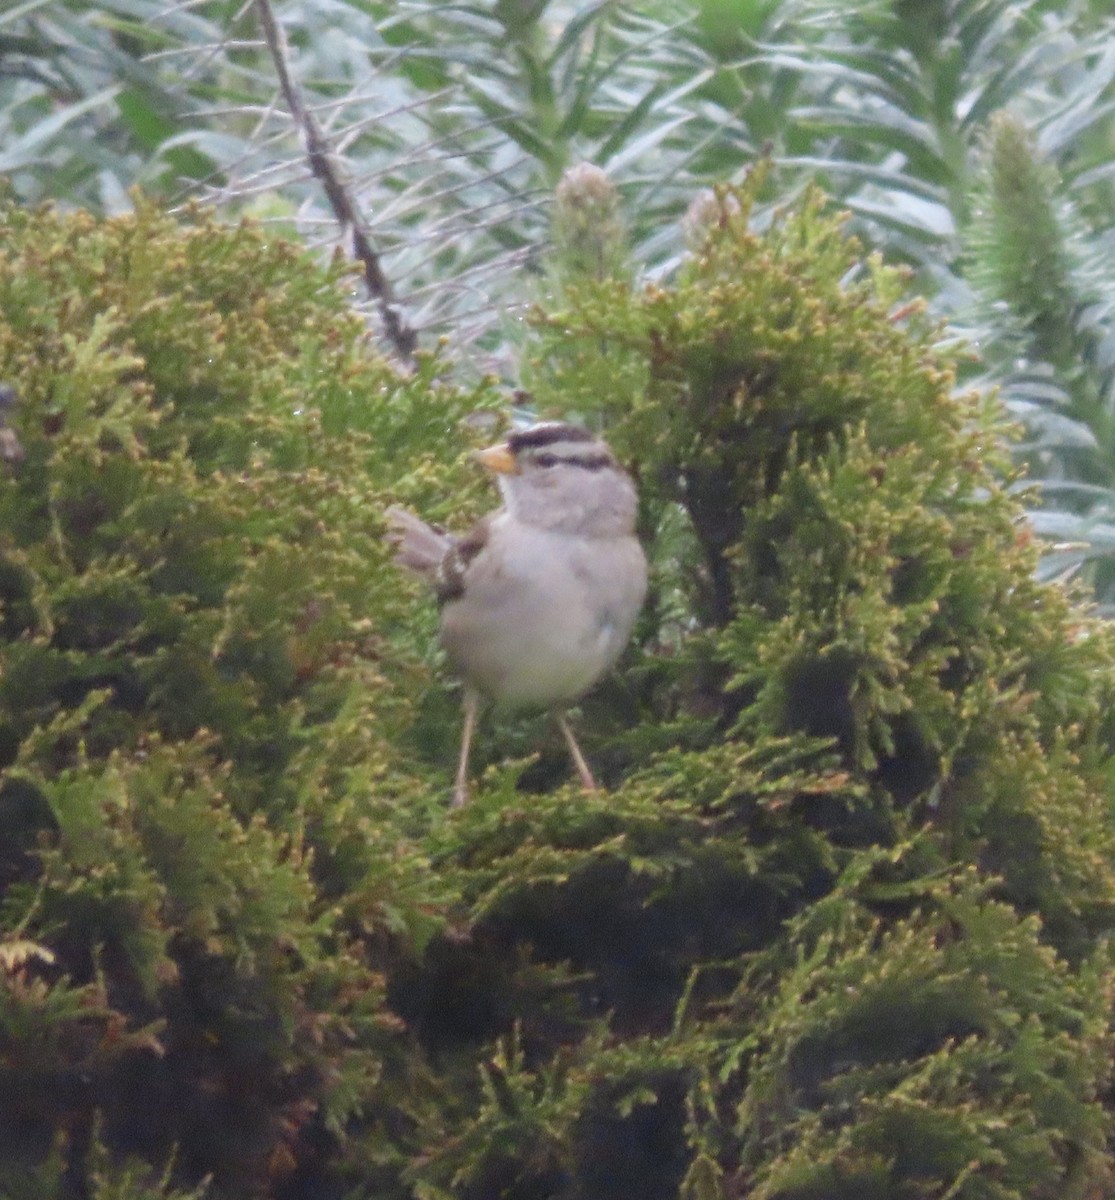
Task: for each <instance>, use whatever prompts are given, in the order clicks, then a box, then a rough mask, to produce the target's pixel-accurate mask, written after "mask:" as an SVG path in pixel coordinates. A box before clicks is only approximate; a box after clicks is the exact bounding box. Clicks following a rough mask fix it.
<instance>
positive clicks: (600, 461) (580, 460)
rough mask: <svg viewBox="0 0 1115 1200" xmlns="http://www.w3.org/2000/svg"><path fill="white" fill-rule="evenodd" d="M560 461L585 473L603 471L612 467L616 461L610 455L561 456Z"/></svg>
mask: <svg viewBox="0 0 1115 1200" xmlns="http://www.w3.org/2000/svg"><path fill="white" fill-rule="evenodd" d="M561 461H562V462H563V463H569V464H571V465H572V466H574V467H580V468H581V469H582V470H585V471H603V470H605V469H606V468H607V467H614V466H615V465H616V460H615V459H614V458H613V457H612V456H611V455H610V454H570V455H568V456H566V455H562V459H561Z"/></svg>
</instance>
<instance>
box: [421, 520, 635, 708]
mask: <svg viewBox="0 0 1115 1200" xmlns="http://www.w3.org/2000/svg"><path fill="white" fill-rule="evenodd" d="M537 549H538V553H537V554H535V555H534V556H533V557H532V556H531V555H530V554H524V553H518V554H516V555H515V556H514V559H513V561H514V562H515V563H516V564H517V568H518V569H517V570H516V571H515V572H514V574H509V573H503V574H502V575H500V576H499V577H498V578H491V579H489V580H480V581H479V582H478V581H477V580H474V579H467V580H466V588H467V589H469V597H470V599H471V601H472V602H471V603H467V604H466V603H462V602H459V601H451V602H449V603H448V604H446V605H445V607H444V609H443V610H442V644H443V645H444V646H445V649H446V651H447V652H448V654H449V657H450V659H451V660H452V662H453V664H454V667H455V668H456V670H457V671H458V672H459V674H460V675H461V676H462V677H463V678H464V680H465V681H466V683H468V684H469V685H471V686H472V687H474V688H475V689H476V690H477V691H479V692H481V693H482V694H483V695H484V696H486V697H487V698H489V699H490V700H494V701H496V702H497V703H499V704H500V705H501V706H505V707H509V708H529V707H539V708H546V707H551V706H553V705H556V704H561V703H564V702H569V701H572V700H575V699H577V698H578V697H579V696H581V695H583V694H584V693H585V692H586V691H588V689H589V688H590V687H592V685H593V684H594V683H595V682H596V681H597V680H598V679H599V678H600V677H601V676H602V675H603V674H604V673H605V672H606V671H607V670H608V668H609V667H611V666H612V664H613V663H614V662H615V660H616V659H617V658H618V657H619V655H620V653H621V652H622V651H623V648H624V646H625V645H626V644H627V641H628V639H629V638H630V636H631V628H632V625H633V624H634V621H635V617H636V615H637V613H638V611H639V608H640V606H641V605H642V601H643V595H644V592H645V588H646V576H645V566H644V561H643V555H642V550H641V549H640V548H639V545H638V543H637V542H636V541H635V540H634V539H633V538H623V539H612V540H609V541H607V542H601V543H598V544H596V545H593V546H590V547H587V548H584V549H580V548H571V547H570V546H569V545H567V544H565V543H564V541H563V540H562V539H561V538H560V536H557V535H555V539H554V542H553V544H550V545H547V544H546V543H544V542H543V543H541V544H540V545H539V546H538V547H537Z"/></svg>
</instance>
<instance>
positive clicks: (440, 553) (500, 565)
mask: <svg viewBox="0 0 1115 1200" xmlns="http://www.w3.org/2000/svg"><path fill="white" fill-rule="evenodd" d="M476 457H477V458H478V459H479V461H480V462H481V463H482V464H483V465H484V466H485V467H487V468H488V470H489V471H492V472H493V473H494V474H495V475H496V477H497V479H498V481H499V486H500V491H501V492H502V493H503V503H504V507H503V508H501V509H499V510H498V511H496V512H494V513H491V514H489V515H488V516H487V517H484V518H483V519H482V520H481V521H480V522H479V523H478V524H477V526H476V527H475V528H474V529H473V530H472V532H471V533H468V534H465V535H464V536H463V537H454V536H453V535H452V534H448V533H444V532H442V531H441V530H438V529H434V528H432V527H431V526H429V525H427V524H426V523H425V522H424V521H421V520H419V518H418V517H416V516H415V515H414V514H413V513H410V512H407V511H406V510H405V509H401V508H392V509H390V510H389V511H388V513H387V519H388V523H389V527H390V531H391V537H392V539H393V541H394V542H395V544H396V546H397V559H398V561H399V562H400V563H401V564H402V565H403V566H405V567H408V568H410V569H411V570H412V571H415V572H417V574H419V575H420V576H421V577H422V578H423V579H425V580H426V581H427V582H428V583H429V584H430V585H431V586H432V587H433V589H434V592H435V594H436V596H437V600H438V605H439V607H440V609H441V642H442V645H443V646H444V647H445V649H446V652H447V653H448V655H449V658H450V660H451V661H452V663H453V666H454V668H455V669H456V671H457V673H458V674H459V675H460V676H461V678H462V680H463V681H464V685H465V694H464V729H463V732H462V734H461V752H460V758H459V761H458V764H457V779H456V784H455V787H454V791H453V803H454V804H455V805H459V804H463V803H464V802H465V800H466V799H467V797H468V760H469V749H470V746H471V742H472V735H473V731H474V729H475V727H476V718H477V714H478V712H479V709H480V705H481V703H482V702H483V701H484V700H489V701H493V702H494V703H495V704H497V705H500V706H504V707H507V708H546V709H551V710H552V711H553V713H554V715H555V718H556V720H557V724H558V727H559V728H560V729H561V732H562V734H563V735H564V737H565V740H566V743H567V744H568V746H569V752H570V755H571V756H572V759H573V763H574V765H575V766H576V768H577V773H578V775H579V776H580V778H581V782H582V783H583V784H584V786H585V787H586V788H589V789H591V788H594V787H595V786H596V784H595V781H594V780H593V777H592V772H591V771H590V770H589V768H588V764H587V763H586V762H585V759H584V756H583V755H582V754H581V750H580V747H579V746H578V745H577V742H576V739H575V738H574V737H573V732H572V730H571V729H570V728H569V722H568V721H567V719H566V717H565V715H564V713H563V711H562V710H563V708H564V707H565V706H566V705H568V704H570V703H572V702H573V701H575V700H577V699H578V698H579V697H581V696H583V695H584V694H585V692H587V691H588V690H589V688H591V687H592V685H593V684H594V683H596V681H597V680H598V679H599V678H600V677H601V676H602V675H603V674H604V673H605V671H607V670H608V668H609V667H611V666H612V664H613V663H614V662H615V661H616V659H617V658H618V657H619V655H620V652H621V651H622V650H623V648H624V646H626V645H627V641H628V639H629V638H630V636H631V629H632V626H633V625H634V623H635V617H636V616H637V615H638V612H639V609H640V607H641V606H642V603H643V597H644V596H645V594H646V585H647V570H646V559H645V557H644V556H643V550H642V547H641V546H640V545H639V542H638V540H637V539H636V537H635V532H634V530H635V509H636V496H635V487H634V485H633V484H632V482H631V478H630V476H629V475H628V474H627V473H626V471H624V470H623V468H622V467H621V466H620V465H619V464H618V463H617V462H616V459H615V456H614V455H613V454H612V452H611V450H610V449H609V448H608V447H607V445H605V443H604V442H602V441H601V440H600V439H599V438H596V437H594V436H593V435H592V434H591V433H589V432H588V430H586V429H583V428H581V426H579V425H571V424H566V423H565V422H559V421H548V422H543V423H540V424H537V425H532V426H530V427H529V428H525V429H518V430H516V431H514V432H513V433H511V434H510V435H509V436H508V438H507V440H506V441H505V442H501V443H500V444H499V445H496V446H491V447H489V448H488V449H487V450H482V451H480V452H479V453H478V454H477V455H476Z"/></svg>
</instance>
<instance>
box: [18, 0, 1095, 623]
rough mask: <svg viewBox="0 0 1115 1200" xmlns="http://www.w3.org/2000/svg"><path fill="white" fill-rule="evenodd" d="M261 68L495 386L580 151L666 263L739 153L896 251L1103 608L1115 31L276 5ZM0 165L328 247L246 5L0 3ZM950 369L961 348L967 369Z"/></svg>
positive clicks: (719, 3) (323, 217)
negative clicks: (1020, 425)
mask: <svg viewBox="0 0 1115 1200" xmlns="http://www.w3.org/2000/svg"><path fill="white" fill-rule="evenodd" d="M275 14H276V16H277V18H278V20H279V22H280V24H281V26H282V27H283V29H284V30H285V34H286V38H287V39H288V42H289V57H290V68H291V72H292V74H293V76H294V78H295V80H296V81H297V83H298V85H299V87H300V88H301V89H303V91H304V94H305V99H306V103H307V106H308V107H309V109H310V110H311V111H312V113H313V114H314V115H315V117H316V119H317V121H318V123H319V124H320V126H321V127H322V129H323V131H324V133H325V135H326V137H327V139H328V143H329V145H330V148H331V152H332V154H333V156H334V159H335V161H336V162H337V163H338V164H339V166H340V168H341V170H342V173H343V175H344V177H345V178H346V179H347V181H348V183H349V185H350V188H351V191H352V195H353V197H354V198H355V200H356V203H357V205H358V207H359V210H360V211H361V213H362V216H363V219H364V220H365V222H366V223H367V226H368V230H369V232H370V234H371V236H372V238H373V241H374V244H375V246H376V249H377V252H378V253H379V254H380V255H381V256H382V259H383V264H384V267H385V270H386V274H387V277H388V279H389V280H390V281H391V282H392V284H393V286H394V289H395V292H396V293H397V295H398V296H399V297H400V299H401V301H402V303H403V311H404V313H405V317H406V319H407V320H408V321H409V323H410V324H411V325H413V326H414V327H415V328H416V329H417V331H418V333H419V340H420V344H424V345H426V346H431V345H432V344H434V342H435V341H436V340H437V339H438V338H439V337H448V338H450V339H451V340H452V341H453V342H454V343H455V344H456V345H457V346H458V348H459V349H460V350H461V351H462V354H461V355H460V356H459V357H460V361H461V363H462V364H463V365H466V366H467V367H471V368H473V369H477V370H479V371H481V372H486V371H492V372H494V373H495V374H497V375H499V376H502V377H507V378H512V379H513V378H514V377H515V373H516V370H517V368H516V367H515V365H514V363H515V358H516V355H515V348H516V346H517V345H519V344H520V343H521V331H520V327H521V320H520V317H521V315H522V313H523V312H524V309H525V306H527V305H528V304H529V302H530V301H531V300H532V299H535V298H537V296H538V288H539V282H538V277H539V276H540V274H541V272H542V270H543V268H542V253H543V250H544V247H545V244H546V234H547V227H548V219H549V209H550V204H551V200H552V197H553V193H554V189H555V187H556V185H557V182H558V180H559V178H560V177H561V174H562V172H563V171H564V170H566V169H567V168H568V167H570V166H572V165H575V164H577V163H579V162H582V161H588V162H592V163H595V164H596V165H597V166H599V167H601V168H603V169H604V170H606V171H607V172H608V175H609V176H610V178H611V179H612V180H613V181H614V182H615V183H616V184H617V185H618V187H619V188H620V190H621V193H622V196H623V200H624V209H625V212H626V213H627V214H628V220H629V225H630V228H629V235H630V238H631V242H632V245H633V249H634V255H633V258H634V261H635V262H637V263H638V264H639V269H640V271H642V272H643V273H644V274H645V275H647V276H649V277H651V278H657V277H663V276H668V275H669V273H670V272H671V271H672V270H673V269H674V268H675V267H676V265H677V263H678V261H679V255H680V253H681V251H682V247H683V242H684V231H683V228H682V224H681V217H682V214H683V213H684V212H685V210H686V208H687V206H688V205H689V204H690V202H691V201H692V200H693V197H694V195H695V194H696V193H697V192H698V191H699V190H700V189H701V188H702V187H704V186H707V185H708V184H709V183H712V182H715V181H721V180H739V179H740V178H741V177H742V176H743V174H744V173H745V172H746V170H747V168H748V167H749V165H750V164H751V163H753V162H754V161H755V159H756V158H757V157H759V156H760V155H762V154H769V155H770V156H771V157H772V158H773V160H774V161H775V163H776V164H777V166H778V176H777V180H778V182H777V189H776V190H777V193H778V197H779V199H780V200H781V201H785V200H786V199H787V198H788V197H789V196H790V195H791V194H792V193H794V192H795V191H796V190H798V189H799V188H800V187H801V186H803V185H804V183H805V182H806V181H808V180H817V181H819V182H820V183H821V184H822V185H823V187H824V188H825V189H826V190H827V191H828V192H829V193H830V195H832V196H833V197H834V198H835V199H836V201H837V202H838V203H839V204H841V205H843V206H846V207H847V208H848V209H849V210H850V212H851V213H852V214H853V229H854V231H855V232H856V233H857V234H859V235H860V236H861V237H862V238H863V239H864V241H865V242H866V243H867V245H868V246H870V247H878V248H879V249H881V250H882V251H883V252H884V253H885V254H886V255H887V257H888V258H889V259H891V260H892V261H896V262H903V263H907V264H909V266H910V267H911V268H912V270H913V271H914V272H915V273H916V277H917V278H916V283H915V288H916V290H917V291H918V292H919V293H920V294H922V295H925V296H927V297H928V298H929V299H930V302H931V304H932V306H933V308H934V310H935V311H936V312H937V313H939V314H940V315H941V316H942V317H943V318H944V319H945V320H946V321H947V322H948V325H949V327H950V330H951V331H952V332H953V333H955V335H957V336H963V337H964V338H966V339H967V340H968V342H969V343H970V344H971V346H972V349H973V352H974V354H973V360H972V363H971V366H970V371H969V375H970V378H969V379H967V380H965V381H964V382H972V381H977V382H978V383H979V384H980V385H981V386H986V387H992V386H995V387H998V388H999V389H1001V395H1002V399H1003V401H1004V403H1005V404H1006V406H1007V409H1008V411H1009V412H1010V413H1011V414H1012V415H1013V416H1014V417H1016V418H1019V419H1020V420H1021V421H1022V422H1024V429H1025V432H1024V434H1023V436H1022V439H1021V441H1020V445H1019V454H1020V455H1021V456H1022V458H1023V460H1024V461H1025V462H1026V463H1027V464H1028V467H1029V471H1030V475H1031V477H1032V478H1034V479H1037V480H1040V482H1041V492H1042V495H1041V498H1040V510H1039V511H1037V512H1035V514H1034V521H1035V525H1036V526H1037V529H1038V530H1039V532H1040V533H1041V534H1042V535H1044V536H1045V537H1047V538H1048V539H1049V540H1050V543H1051V546H1052V547H1053V552H1051V553H1050V554H1048V555H1047V556H1046V558H1045V560H1044V563H1043V571H1044V572H1045V573H1046V574H1047V575H1050V576H1054V575H1065V574H1082V575H1084V576H1085V577H1087V578H1088V579H1089V580H1090V582H1091V583H1092V584H1093V585H1094V586H1095V588H1096V590H1097V593H1098V597H1099V599H1100V601H1101V603H1102V604H1104V605H1105V606H1106V607H1111V606H1112V605H1113V604H1115V223H1113V219H1112V213H1115V37H1113V32H1115V18H1113V17H1112V15H1111V13H1110V11H1109V6H1108V5H1107V4H1106V3H1104V2H1102V0H1069V2H1067V3H1066V2H1065V0H1009V2H1008V0H916V2H910V0H856V2H853V0H847V2H845V0H842V2H841V3H838V4H837V3H825V2H824V0H672V2H659V3H647V4H637V5H635V4H624V3H615V2H597V3H587V4H571V3H562V2H549V3H548V2H546V0H494V2H488V3H483V4H471V5H470V4H442V3H422V2H421V0H416V2H412V3H407V4H396V3H377V2H375V0H282V2H279V3H276V5H275ZM0 175H5V176H8V177H9V178H10V180H11V184H12V187H13V188H14V190H15V194H16V196H17V197H19V198H20V199H21V200H24V201H28V202H32V201H38V200H44V199H51V200H57V201H61V202H63V203H65V204H70V205H81V206H85V207H89V208H91V209H93V210H95V211H96V210H100V211H105V212H113V211H118V210H120V209H124V208H127V207H128V206H129V199H128V189H129V188H131V187H132V186H133V185H136V184H138V185H140V186H142V187H143V188H144V189H146V190H147V191H149V192H152V193H154V194H155V195H156V196H158V197H160V198H161V200H162V201H163V202H164V203H165V204H167V205H171V206H176V205H180V204H182V203H184V202H185V200H186V199H187V198H190V197H201V198H204V199H206V200H209V201H212V202H215V203H216V204H218V205H219V206H220V207H221V208H222V209H223V210H224V211H226V212H228V213H229V214H240V213H243V212H245V211H247V212H250V213H254V214H255V215H257V216H259V217H261V218H263V219H265V220H268V221H273V222H275V223H277V224H278V225H279V226H280V227H281V228H282V229H284V230H286V231H289V232H291V233H297V234H298V235H299V236H301V237H303V238H305V239H308V240H309V241H310V242H311V243H313V244H318V245H329V244H332V243H333V242H335V241H336V240H337V239H338V237H339V236H340V234H339V231H338V227H337V223H336V221H335V219H334V217H333V215H332V213H331V212H330V210H329V208H328V206H327V204H326V202H325V199H324V197H323V194H322V189H321V186H320V184H319V183H318V182H317V181H316V180H315V179H314V178H312V176H311V173H310V170H309V167H308V165H307V160H306V156H305V154H304V151H303V148H302V144H301V142H300V140H299V135H298V130H297V129H296V128H295V126H294V124H293V122H292V120H291V118H290V115H289V112H288V108H287V106H286V105H285V104H284V103H283V102H282V100H281V93H280V91H279V88H278V84H277V75H276V67H275V63H274V62H273V60H272V57H271V55H270V54H269V52H268V49H267V47H266V45H265V43H264V41H263V39H262V37H261V33H260V21H259V13H258V11H257V9H256V7H255V5H254V4H253V3H252V2H251V0H105V2H103V3H95V4H94V3H88V2H86V0H17V2H16V3H14V4H10V5H8V6H7V7H6V11H4V12H3V13H2V14H0ZM977 356H978V357H977Z"/></svg>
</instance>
